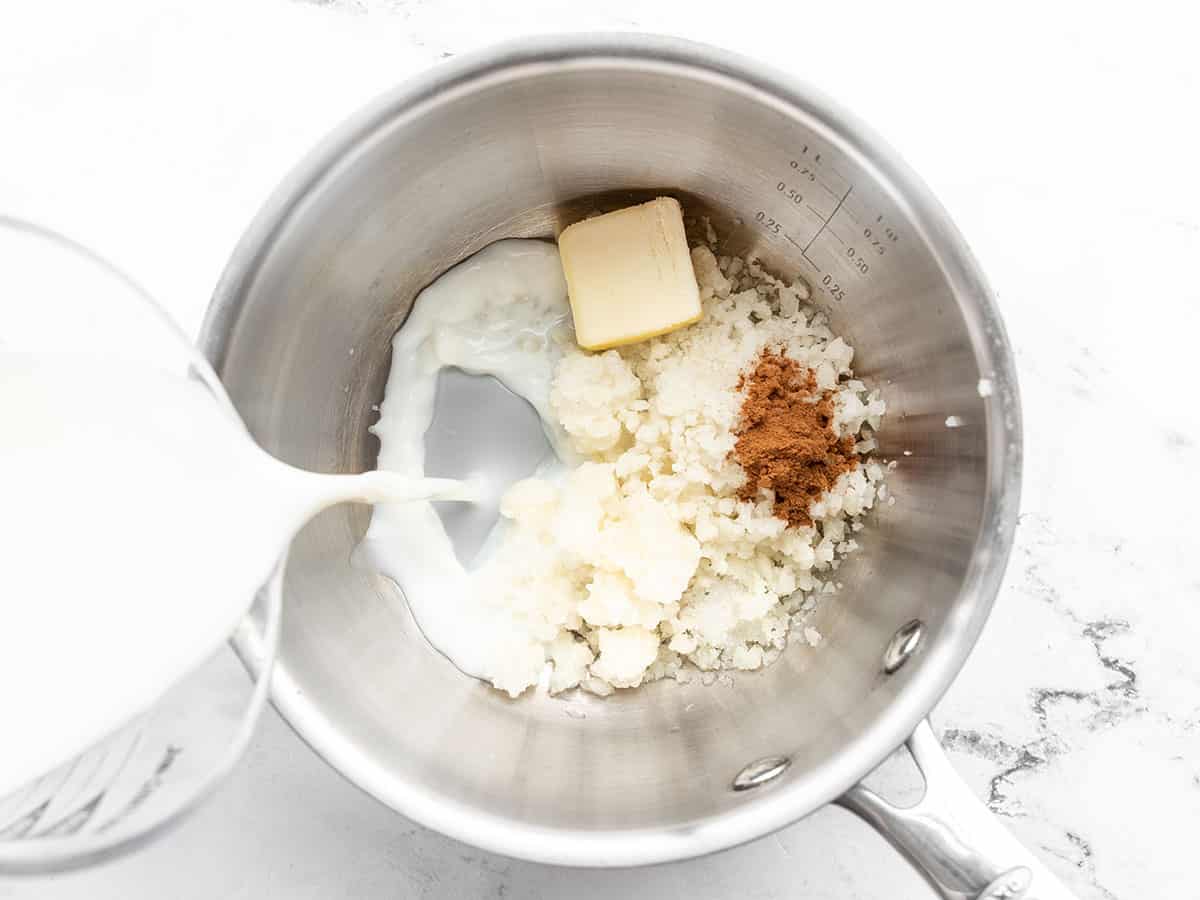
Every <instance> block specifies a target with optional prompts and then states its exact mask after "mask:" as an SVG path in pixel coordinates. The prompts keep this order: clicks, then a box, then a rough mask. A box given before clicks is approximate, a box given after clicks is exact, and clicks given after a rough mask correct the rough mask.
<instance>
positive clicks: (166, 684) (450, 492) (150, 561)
mask: <svg viewBox="0 0 1200 900" xmlns="http://www.w3.org/2000/svg"><path fill="white" fill-rule="evenodd" d="M0 413H2V414H3V420H2V421H0V486H2V490H0V590H2V594H0V611H2V620H0V733H2V735H3V737H2V739H0V797H2V796H4V795H5V794H7V793H8V792H9V791H11V790H13V789H15V788H17V787H18V786H20V785H22V784H24V783H25V782H27V781H28V780H30V779H32V778H34V777H36V776H38V775H40V774H42V773H44V772H46V771H49V770H50V769H52V768H53V767H55V766H56V765H59V764H61V763H62V762H65V761H66V760H68V759H70V758H71V757H73V756H74V755H75V754H77V753H79V752H81V751H83V750H84V749H86V748H87V747H88V746H89V745H90V744H92V743H93V742H95V741H97V740H99V739H100V738H102V737H104V736H105V735H106V734H107V733H109V732H110V731H112V730H113V729H115V728H117V727H119V726H120V725H122V724H123V723H125V722H126V721H128V720H129V719H131V718H133V717H134V716H135V715H137V714H139V713H141V712H143V711H144V710H146V709H148V708H149V707H150V706H152V705H153V703H154V701H155V700H156V699H157V698H158V697H159V696H161V695H162V694H163V693H164V692H166V691H167V690H168V689H169V688H170V687H171V686H172V685H174V684H175V683H176V682H178V681H179V680H180V679H181V678H182V677H183V676H184V675H186V674H187V673H188V672H189V671H190V670H192V669H194V668H195V667H196V666H198V665H199V664H200V663H202V662H203V661H204V660H205V659H206V658H207V657H208V656H209V655H210V654H211V653H212V652H213V651H214V650H216V649H217V648H218V647H219V646H220V644H221V643H222V642H223V641H225V640H226V639H227V638H228V637H229V635H230V634H231V633H232V632H233V631H234V628H235V627H236V625H237V624H238V622H239V621H240V619H241V618H242V617H243V615H244V614H245V613H246V611H247V610H248V608H249V606H250V604H251V602H252V601H253V599H254V595H255V593H256V591H257V590H258V588H259V587H260V586H262V584H263V583H264V582H265V581H266V580H267V578H268V577H269V575H270V572H271V570H272V568H273V567H274V565H275V563H276V561H277V560H278V559H279V557H280V555H281V554H282V553H283V551H284V549H285V548H286V546H287V544H288V543H289V541H290V540H291V538H292V536H293V535H294V534H295V533H296V531H297V530H298V529H299V528H300V527H301V526H303V525H304V523H305V522H306V521H307V520H308V519H309V518H310V517H311V516H313V515H314V514H315V513H317V512H319V511H320V510H321V509H323V508H325V507H327V506H330V505H333V504H336V503H340V502H343V501H363V502H373V503H376V502H383V501H391V503H390V505H389V507H388V508H394V509H403V508H404V507H405V506H406V505H409V504H411V505H415V506H418V507H420V508H422V509H425V508H428V506H429V504H428V503H426V502H424V501H426V500H428V499H434V498H436V499H469V498H470V496H471V491H472V488H471V486H469V485H467V484H465V483H463V482H460V481H456V480H452V479H424V478H420V477H417V478H413V477H409V476H407V475H405V474H395V473H391V472H369V473H365V474H362V475H317V474H314V473H310V472H305V471H301V470H299V469H295V468H293V467H291V466H288V465H285V464H283V463H281V462H279V461H278V460H276V459H274V458H273V457H272V456H270V455H269V454H267V453H266V452H265V451H263V450H262V449H260V448H259V447H258V445H257V444H255V443H254V441H253V440H252V439H251V438H250V437H249V435H248V434H247V433H246V432H245V430H244V429H243V428H242V427H241V425H240V423H238V422H236V421H235V420H234V419H233V418H232V417H231V416H230V415H229V414H228V413H227V412H226V411H225V410H224V409H222V407H221V406H220V405H219V404H218V403H217V401H216V400H215V398H214V397H213V396H212V394H211V393H209V392H208V390H207V388H205V387H204V386H203V385H202V384H200V383H199V382H197V381H195V380H191V379H188V378H186V377H184V376H183V375H174V374H168V373H166V372H162V371H158V370H155V369H152V368H150V367H148V366H142V365H136V364H133V363H124V364H122V363H119V362H116V361H114V360H112V359H105V358H100V357H87V356H84V355H79V354H67V353H63V354H50V355H46V354H39V355H36V356H35V355H28V354H22V353H16V352H8V351H0Z"/></svg>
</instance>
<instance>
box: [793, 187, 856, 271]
mask: <svg viewBox="0 0 1200 900" xmlns="http://www.w3.org/2000/svg"><path fill="white" fill-rule="evenodd" d="M852 190H854V185H850V187H848V188H846V193H844V194H842V199H841V200H839V201H838V202H837V206H835V207H834V208H833V212H831V213H830V214H829V218H828V219H826V220H825V221H824V222H823V223H822V224H821V227H820V228H818V229H817V233H816V234H814V235H813V236H812V240H810V241H809V242H808V243H807V244H805V245H804V251H803V252H805V253H807V252H808V248H809V247H811V246H812V245H813V241H815V240H816V239H817V238H819V237H820V236H821V234H822V232H824V231H825V229H826V227H828V225H829V223H830V222H831V221H832V220H833V217H834V216H836V215H837V213H838V210H839V209H841V208H842V204H843V203H845V202H846V198H847V197H849V196H850V192H851V191H852ZM809 262H812V260H811V259H810V260H809Z"/></svg>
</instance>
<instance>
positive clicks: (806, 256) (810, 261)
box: [784, 233, 821, 272]
mask: <svg viewBox="0 0 1200 900" xmlns="http://www.w3.org/2000/svg"><path fill="white" fill-rule="evenodd" d="M784 237H785V238H787V239H788V242H789V243H790V244H791V245H792V246H793V247H796V248H797V249H798V250H799V251H800V255H801V256H802V257H804V261H805V262H807V263H808V264H809V265H810V266H812V267H813V268H814V269H816V270H817V271H818V272H820V271H821V267H820V266H818V265H817V264H816V263H815V262H813V261H812V260H811V259H809V258H808V254H807V253H805V252H804V248H803V247H801V246H800V242H799V241H797V240H796V239H795V238H794V237H792V236H791V235H790V234H786V233H785V234H784Z"/></svg>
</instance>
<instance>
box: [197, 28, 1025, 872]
mask: <svg viewBox="0 0 1200 900" xmlns="http://www.w3.org/2000/svg"><path fill="white" fill-rule="evenodd" d="M597 65H601V66H604V65H626V66H636V67H639V68H655V69H659V70H665V71H675V72H677V73H680V74H684V73H686V75H687V76H689V77H693V78H696V77H699V78H702V79H708V80H710V81H713V82H715V83H719V84H724V85H726V86H732V87H735V88H736V89H738V90H740V91H741V92H743V93H749V94H750V95H751V96H752V98H753V99H754V100H756V101H760V102H766V103H768V104H771V105H774V106H776V107H778V108H780V109H781V110H783V111H784V112H785V113H789V114H792V115H794V114H795V113H796V112H797V111H799V112H800V113H802V114H803V115H804V116H805V117H806V118H812V119H815V120H817V121H818V122H821V123H824V124H826V125H827V126H830V125H831V126H833V127H832V129H831V131H830V133H829V139H830V141H831V143H834V144H836V145H837V146H838V147H839V149H841V150H842V151H843V152H846V153H848V154H850V155H852V156H854V157H856V158H857V159H858V161H860V162H861V163H863V164H864V166H866V167H867V168H868V169H869V170H870V171H872V173H873V174H874V176H875V177H876V178H877V179H878V180H879V181H880V182H881V183H882V184H884V185H885V186H886V187H887V188H888V189H889V190H890V191H891V192H892V194H893V196H894V197H895V198H896V200H897V201H898V202H900V203H901V204H902V205H903V206H904V207H906V211H907V213H908V215H909V217H910V219H911V222H912V223H913V226H914V228H915V229H916V230H917V231H918V232H919V234H920V236H921V238H922V239H923V240H924V241H925V242H926V243H927V244H928V245H929V246H930V247H931V248H932V249H933V250H934V251H935V252H936V254H937V257H938V262H939V264H940V265H941V267H942V270H943V274H944V275H945V277H946V279H947V281H948V282H949V283H950V285H951V286H952V288H953V290H954V293H955V296H956V297H957V298H958V300H959V303H960V307H961V308H962V311H963V314H964V318H965V319H966V322H967V327H968V330H969V333H970V338H971V342H972V346H973V349H974V351H975V354H976V358H977V359H978V360H979V361H980V369H981V371H987V372H990V373H992V375H991V377H992V380H993V382H994V383H995V385H996V389H995V391H994V393H993V395H992V396H991V398H990V399H989V402H988V403H987V404H986V409H987V444H988V463H987V494H986V497H985V500H984V509H983V514H982V518H981V522H980V527H979V531H978V537H977V539H976V543H975V547H974V549H973V551H972V556H971V562H970V565H969V566H968V569H967V572H966V574H965V575H964V578H963V582H962V585H961V587H960V589H959V594H958V602H957V603H956V612H955V614H954V615H952V616H951V617H949V618H948V619H947V621H946V624H945V626H944V628H943V629H942V632H941V633H940V634H939V635H938V636H937V638H936V639H935V640H933V641H931V642H930V643H929V645H928V646H927V647H925V648H924V650H923V652H922V654H921V661H920V666H919V668H918V669H917V671H916V672H915V673H913V674H912V675H911V680H910V681H909V683H908V684H907V685H906V686H905V687H904V689H903V690H902V691H901V692H900V694H899V696H898V697H897V698H896V700H895V701H894V702H893V703H892V704H890V705H889V706H888V708H887V709H886V710H885V711H884V712H883V713H882V714H881V715H880V716H879V717H878V718H877V719H876V720H875V721H874V722H873V723H872V724H871V725H870V726H869V727H868V728H867V729H866V730H865V731H864V732H863V733H862V734H860V735H859V736H858V737H857V738H855V739H854V740H852V741H850V742H849V743H848V744H847V746H846V748H845V749H844V750H843V751H842V752H840V753H838V754H836V755H835V756H833V757H831V758H829V759H827V760H825V761H824V762H823V763H822V764H821V765H819V766H817V767H816V768H815V769H812V770H810V771H809V772H807V773H805V775H804V776H803V777H800V778H794V779H783V780H782V781H781V782H780V783H778V784H775V785H772V786H771V787H770V788H766V789H763V790H762V792H761V794H759V795H758V796H756V797H754V798H753V799H752V800H751V801H750V802H747V803H745V804H744V805H742V806H741V807H740V808H738V809H734V810H730V811H727V812H722V813H720V814H716V815H713V816H711V817H708V818H705V819H701V820H697V821H694V822H691V823H688V824H685V825H681V826H675V827H672V828H644V829H631V830H619V829H613V830H604V831H589V830H565V829H557V828H545V827H535V826H530V825H528V824H525V823H522V822H519V821H516V820H512V819H508V818H505V817H503V816H498V815H494V814H488V813H482V812H480V811H479V810H478V809H475V808H473V807H471V806H468V805H466V804H463V803H460V802H457V801H455V800H451V799H449V798H446V797H444V796H441V795H438V794H435V793H434V792H432V791H430V790H427V789H425V788H424V787H423V786H422V785H420V784H415V783H409V782H405V781H404V780H402V779H400V778H397V777H395V776H393V775H391V774H390V773H388V772H386V771H384V770H383V769H382V768H381V767H379V766H377V765H374V764H367V763H364V762H363V760H362V758H361V756H360V754H358V753H357V752H356V750H355V748H354V746H353V745H352V744H351V743H350V742H348V741H346V740H344V739H343V738H342V737H341V736H340V735H339V734H337V733H336V731H335V730H334V729H333V728H332V727H331V725H330V723H329V722H328V720H326V719H324V718H323V717H322V716H321V715H320V713H319V712H318V711H317V710H316V709H315V708H314V707H313V706H311V705H310V704H309V703H308V701H307V699H306V697H305V696H304V694H303V693H302V692H301V691H300V690H299V688H298V686H297V684H296V682H295V680H294V679H293V677H292V676H291V673H290V671H289V669H288V666H287V661H286V659H284V658H282V657H281V658H280V659H279V660H278V662H277V664H276V671H275V675H274V684H273V686H272V702H273V703H274V705H275V707H276V708H277V709H278V710H279V712H280V713H281V714H282V716H283V718H284V719H285V720H286V721H287V722H288V723H289V724H290V726H291V727H292V728H293V730H295V732H296V733H297V734H298V735H299V736H300V737H301V739H302V740H304V741H305V742H306V743H307V744H308V745H309V746H310V747H312V749H313V750H315V751H316V752H317V754H318V755H320V756H321V757H322V758H323V759H325V760H326V761H327V762H328V763H329V764H330V765H331V766H333V768H334V769H336V770H337V771H339V772H340V773H341V774H342V775H343V776H344V777H345V778H346V779H347V780H349V781H350V782H351V783H353V784H355V785H356V786H358V787H359V788H361V789H362V790H364V791H365V792H367V793H368V794H370V795H371V796H373V797H375V798H376V799H377V800H379V801H380V802H382V803H384V804H386V805H387V806H389V807H391V808H392V809H395V810H396V811H398V812H400V813H401V814H403V815H405V816H407V817H408V818H410V819H413V820H414V821H416V822H418V823H420V824H421V825H424V826H426V827H428V828H432V829H433V830H435V831H438V832H441V833H442V834H445V835H448V836H450V837H452V838H455V839H457V840H460V841H464V842H466V843H469V844H472V845H474V846H477V847H480V848H482V849H485V850H488V851H491V852H495V853H499V854H503V855H505V856H511V857H516V858H520V859H526V860H531V861H535V862H541V863H549V864H557V865H572V866H595V867H615V866H630V865H644V864H651V863H661V862H668V861H672V860H679V859H685V858H689V857H694V856H699V855H702V854H705V853H711V852H715V851H718V850H723V849H726V848H728V847H733V846H735V845H738V844H742V843H745V842H747V841H751V840H754V839H756V838H759V837H762V836H764V835H766V834H769V833H771V832H773V831H776V830H778V829H780V828H782V827H784V826H786V825H789V824H791V823H793V822H795V821H797V820H798V819H800V818H803V817H804V816H806V815H808V814H809V813H811V812H813V811H815V810H816V809H818V808H819V807H821V806H824V805H825V804H827V803H829V802H830V801H832V800H834V799H836V798H837V797H838V796H840V795H841V794H842V793H844V792H845V791H846V790H847V789H848V788H850V787H851V786H852V785H854V784H855V783H857V782H858V781H860V780H861V779H862V778H863V777H865V776H866V775H867V774H868V773H869V772H871V771H872V770H873V769H874V768H876V767H877V766H878V765H879V764H880V763H881V762H882V761H883V760H884V759H885V758H886V757H887V756H888V755H889V754H891V753H892V752H893V751H894V750H895V749H896V748H897V747H899V746H900V745H901V744H902V743H904V741H905V740H906V739H907V738H908V737H909V735H910V734H911V733H912V731H913V730H914V728H916V726H917V725H918V724H919V723H920V722H921V720H922V719H923V718H924V717H925V716H927V715H928V713H929V711H930V710H931V709H932V708H933V706H934V705H935V704H936V703H937V701H938V700H939V699H940V698H941V697H942V695H943V694H944V693H945V691H946V690H947V688H949V686H950V684H951V682H952V681H953V680H954V678H955V676H956V675H957V674H958V672H959V670H960V669H961V668H962V666H963V664H964V663H965V662H966V659H967V656H968V655H969V654H970V652H971V649H972V648H973V647H974V645H975V642H976V640H977V639H978V637H979V634H980V632H981V631H982V629H983V626H984V624H985V622H986V620H987V617H988V614H989V612H990V611H991V608H992V605H993V603H994V601H995V598H996V594H997V592H998V591H999V588H1000V584H1001V580H1002V578H1003V574H1004V569H1005V565H1006V563H1007V560H1008V556H1009V552H1010V550H1011V548H1012V543H1013V535H1014V531H1015V527H1016V519H1017V510H1018V501H1019V494H1020V481H1021V457H1022V446H1021V413H1020V403H1019V398H1018V390H1017V379H1016V369H1015V365H1014V361H1013V358H1012V353H1011V350H1010V347H1009V343H1008V340H1007V337H1006V335H1005V331H1004V326H1003V323H1002V321H1001V319H1000V315H999V311H998V309H997V306H996V303H995V300H994V298H993V296H992V294H991V291H990V289H989V288H988V286H987V283H986V281H985V279H984V276H983V274H982V272H981V271H980V269H979V267H978V265H977V263H976V262H975V260H974V258H973V257H972V255H971V253H970V251H969V250H968V248H967V246H966V244H965V243H964V241H963V239H962V237H961V236H960V235H959V233H958V231H957V229H956V228H955V227H954V225H953V224H952V223H951V221H950V219H949V217H948V215H947V214H946V212H945V210H944V209H943V208H942V207H941V205H940V204H939V203H938V202H937V200H936V199H934V197H933V196H932V194H931V193H930V191H929V190H928V188H927V187H926V186H925V185H924V183H923V182H922V181H921V180H920V179H919V178H918V177H917V176H916V174H915V173H914V172H912V171H911V170H910V169H909V168H908V166H907V165H906V164H905V163H904V162H902V161H901V160H900V159H899V157H898V156H897V155H896V154H895V152H894V151H892V150H891V149H890V148H889V147H888V146H887V145H886V144H885V143H884V142H883V141H882V140H881V139H880V138H879V137H878V136H876V135H875V134H874V132H872V131H871V130H870V129H869V128H868V127H867V126H865V125H864V124H863V123H861V122H860V121H858V119H857V118H855V117H854V116H853V115H851V114H849V113H847V112H846V111H845V110H843V109H842V108H841V107H839V106H838V105H836V104H835V103H833V102H831V101H830V100H828V99H827V98H825V97H823V96H822V95H821V94H820V93H819V92H816V91H813V90H812V89H810V88H808V87H807V86H805V85H803V84H802V83H800V82H798V81H796V80H795V79H793V78H791V77H790V76H788V75H786V74H784V73H781V72H778V71H776V70H774V69H772V68H770V67H768V66H765V65H762V64H760V63H757V62H755V61H753V60H750V59H748V58H745V57H741V56H738V55H735V54H732V53H730V52H728V51H725V50H721V49H718V48H714V47H710V46H707V45H703V44H698V43H693V42H690V41H685V40H681V39H677V38H671V37H665V36H659V35H648V34H628V33H615V34H570V35H548V36H540V37H536V38H525V39H520V40H516V41H510V42H507V43H504V44H500V45H497V46H494V47H491V48H489V49H486V50H482V51H478V52H475V53H473V54H469V55H464V56H463V57H460V58H457V59H454V60H452V61H449V62H446V63H442V64H439V65H437V66H436V67H434V68H433V69H431V70H429V71H427V72H424V73H422V74H420V75H418V76H417V77H415V78H413V79H411V80H410V81H408V82H406V83H404V84H401V85H399V86H398V87H396V88H393V89H392V90H390V91H389V92H387V93H386V94H384V95H382V96H381V97H379V98H377V99H376V100H374V101H373V102H372V103H370V104H369V105H368V106H367V107H365V108H364V109H363V110H361V111H360V112H358V113H357V114H356V115H354V116H352V117H351V118H350V119H348V120H347V121H345V122H344V123H343V124H342V125H340V126H339V127H338V128H336V129H335V130H334V131H333V132H332V133H331V134H330V135H329V136H328V137H326V138H325V139H324V140H323V141H322V142H321V143H320V144H318V145H317V147H316V148H315V149H314V150H312V151H311V152H310V153H309V154H308V155H307V156H306V157H305V158H304V159H303V160H302V161H301V162H300V163H299V165H297V166H296V167H295V168H294V169H293V170H292V172H291V174H290V175H288V176H287V177H286V178H285V179H284V180H283V182H282V183H281V184H280V185H279V187H278V188H277V189H276V190H275V191H274V193H273V194H272V195H271V196H270V198H269V199H268V200H267V202H266V203H265V205H264V206H263V207H262V209H261V210H260V211H259V213H258V214H257V216H256V217H255V218H254V220H253V221H252V222H251V224H250V226H249V228H248V229H247V230H246V232H245V234H244V235H243V237H242V239H241V240H240V242H239V243H238V245H237V247H236V248H235V250H234V252H233V255H232V257H231V258H230V261H229V263H228V264H227V266H226V268H225V271H224V273H223V274H222V276H221V278H220V281H219V282H218V284H217V287H216V289H215V291H214V294H213V299H212V301H211V303H210V305H209V308H208V311H207V313H206V316H205V319H204V322H203V325H202V326H201V331H200V339H199V343H200V349H201V350H202V352H203V353H204V354H205V356H206V357H208V359H209V361H210V362H211V363H212V365H213V367H214V369H216V370H217V371H218V372H220V371H221V369H222V367H223V363H224V358H225V354H226V352H227V349H228V346H229V340H230V336H231V333H232V329H233V327H234V326H235V324H236V322H237V319H238V317H239V315H240V312H241V306H242V303H243V302H244V297H245V296H246V294H247V292H248V289H249V288H250V286H251V285H252V283H253V281H254V278H255V275H256V272H257V270H258V267H259V266H260V264H261V262H262V260H263V259H264V258H265V256H266V254H267V252H268V250H269V248H270V247H271V245H272V243H273V242H274V241H275V240H276V239H277V238H278V236H279V235H280V234H281V233H282V232H283V231H284V230H285V229H286V228H287V226H288V224H289V221H290V219H291V218H292V216H293V215H294V214H295V213H296V211H297V209H298V208H299V207H300V206H301V205H302V204H303V202H304V199H305V198H306V197H307V196H309V195H310V194H311V193H312V192H313V191H315V190H316V189H318V188H319V187H320V185H321V184H322V183H323V182H325V181H326V180H328V179H331V178H335V177H336V176H337V172H338V170H339V167H340V166H341V165H342V164H343V162H344V161H345V160H346V159H347V158H348V157H350V156H352V155H353V153H354V152H355V150H356V149H357V148H359V147H361V146H362V145H363V144H364V143H366V142H368V141H370V140H371V139H372V137H373V136H374V135H375V134H377V133H378V132H379V131H380V130H381V129H383V128H387V127H395V126H396V124H397V122H401V123H402V121H403V120H405V119H410V120H411V119H412V118H415V117H417V116H420V115H421V114H422V113H423V112H424V111H425V110H426V109H428V108H430V107H431V106H436V105H438V104H441V103H446V102H453V100H454V97H455V95H456V94H459V93H460V92H469V91H470V90H472V89H474V88H476V87H478V86H481V85H484V84H489V83H498V82H503V81H505V80H508V79H512V78H514V77H524V76H529V75H535V74H537V73H538V72H545V71H558V70H563V69H569V68H573V67H587V66H597ZM247 640H248V639H247V638H245V637H243V638H241V639H240V640H238V641H235V649H236V650H237V651H238V653H239V655H240V656H241V657H242V658H243V662H245V663H246V665H247V666H248V667H249V668H251V669H252V670H253V669H254V668H255V665H254V660H255V659H256V651H255V649H254V647H253V646H251V643H252V642H250V643H247ZM733 774H734V773H730V775H731V778H732V776H733ZM755 793H756V794H758V793H759V792H757V791H756V792H755Z"/></svg>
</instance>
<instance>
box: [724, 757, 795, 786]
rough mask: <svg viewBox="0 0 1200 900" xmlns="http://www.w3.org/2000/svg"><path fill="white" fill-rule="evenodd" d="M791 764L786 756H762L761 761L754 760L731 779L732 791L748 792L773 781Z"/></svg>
mask: <svg viewBox="0 0 1200 900" xmlns="http://www.w3.org/2000/svg"><path fill="white" fill-rule="evenodd" d="M791 764H792V761H791V760H790V759H788V758H787V757H786V756H764V757H763V758H762V759H756V760H755V761H754V762H752V763H750V765H748V766H746V768H744V769H742V771H740V772H738V773H737V777H736V778H734V779H733V789H734V790H735V791H748V790H750V788H756V787H758V786H759V785H761V784H766V783H767V782H768V781H774V780H775V779H776V778H778V777H779V776H780V775H782V774H783V773H784V772H785V771H786V770H787V767H788V766H790V765H791Z"/></svg>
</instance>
